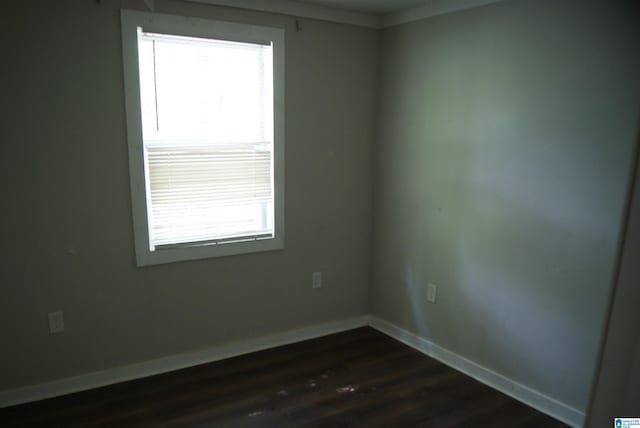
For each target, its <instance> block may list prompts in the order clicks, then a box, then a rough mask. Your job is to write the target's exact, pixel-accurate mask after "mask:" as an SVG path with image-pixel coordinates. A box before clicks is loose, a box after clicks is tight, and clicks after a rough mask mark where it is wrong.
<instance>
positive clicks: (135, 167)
mask: <svg viewBox="0 0 640 428" xmlns="http://www.w3.org/2000/svg"><path fill="white" fill-rule="evenodd" d="M121 22H122V58H123V68H124V90H125V107H126V118H127V140H128V146H129V174H130V184H131V202H132V211H133V232H134V240H135V251H136V263H137V265H138V266H147V265H155V264H162V263H171V262H178V261H185V260H194V259H204V258H211V257H222V256H230V255H236V254H246V253H255V252H261V251H272V250H280V249H283V248H284V130H285V126H284V86H285V80H284V67H285V62H284V61H285V60H284V54H285V49H284V39H285V35H284V29H282V28H274V27H263V26H257V25H249V24H242V23H235V22H225V21H216V20H210V19H201V18H192V17H183V16H176V15H166V14H159V13H149V12H139V11H131V10H122V11H121ZM138 27H141V28H142V29H143V30H144V31H149V32H156V33H166V34H174V35H181V36H192V37H205V38H212V39H220V40H230V41H238V42H248V43H260V44H270V43H271V44H272V46H273V80H274V81H273V97H274V106H273V114H274V124H273V130H274V145H273V180H274V183H273V190H274V206H273V209H274V224H273V226H274V236H273V238H266V239H256V240H249V241H238V242H228V241H225V242H217V243H212V244H206V245H202V244H189V243H185V244H180V245H176V246H172V247H168V248H161V249H157V250H154V251H151V249H150V245H149V232H148V231H149V224H148V217H147V205H148V204H147V190H146V182H145V167H144V162H145V158H144V152H143V136H142V114H141V108H140V82H139V65H138V40H137V29H138Z"/></svg>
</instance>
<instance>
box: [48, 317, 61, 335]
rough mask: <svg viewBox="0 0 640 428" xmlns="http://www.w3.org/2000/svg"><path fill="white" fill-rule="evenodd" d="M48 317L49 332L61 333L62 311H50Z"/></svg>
mask: <svg viewBox="0 0 640 428" xmlns="http://www.w3.org/2000/svg"><path fill="white" fill-rule="evenodd" d="M48 317H49V332H51V333H62V332H63V331H64V316H63V315H62V312H50V313H49V314H48Z"/></svg>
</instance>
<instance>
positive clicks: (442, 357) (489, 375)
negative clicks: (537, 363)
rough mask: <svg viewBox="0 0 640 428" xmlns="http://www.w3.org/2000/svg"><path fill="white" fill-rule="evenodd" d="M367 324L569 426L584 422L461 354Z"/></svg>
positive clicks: (374, 320) (378, 322)
mask: <svg viewBox="0 0 640 428" xmlns="http://www.w3.org/2000/svg"><path fill="white" fill-rule="evenodd" d="M369 325H370V326H371V327H373V328H375V329H376V330H378V331H380V332H382V333H384V334H386V335H388V336H391V337H392V338H394V339H396V340H398V341H400V342H402V343H404V344H405V345H409V346H411V347H412V348H414V349H416V350H418V351H420V352H422V353H423V354H426V355H428V356H430V357H431V358H434V359H436V360H438V361H440V362H441V363H443V364H446V365H447V366H449V367H452V368H454V369H456V370H458V371H459V372H462V373H464V374H466V375H468V376H471V377H472V378H474V379H476V380H478V381H480V382H482V383H484V384H485V385H488V386H490V387H492V388H493V389H497V390H498V391H500V392H502V393H504V394H506V395H508V396H510V397H512V398H515V399H516V400H518V401H521V402H523V403H525V404H526V405H528V406H531V407H533V408H535V409H537V410H539V411H541V412H543V413H546V414H547V415H549V416H552V417H554V418H556V419H558V420H560V421H562V422H564V423H566V424H568V425H570V426H572V427H576V428H578V427H582V426H583V424H584V419H585V414H584V413H583V412H581V411H579V410H577V409H574V408H573V407H571V406H568V405H566V404H564V403H561V402H560V401H558V400H556V399H554V398H551V397H548V396H546V395H544V394H542V393H540V392H538V391H536V390H534V389H531V388H529V387H528V386H525V385H522V384H520V383H518V382H516V381H513V380H511V379H509V378H507V377H505V376H503V375H501V374H499V373H496V372H494V371H492V370H489V369H488V368H486V367H483V366H481V365H479V364H477V363H475V362H473V361H471V360H468V359H466V358H464V357H461V356H460V355H458V354H455V353H454V352H451V351H449V350H448V349H445V348H443V347H441V346H439V345H436V344H435V343H433V342H430V341H428V340H426V339H423V338H421V337H419V336H417V335H415V334H413V333H411V332H409V331H407V330H404V329H403V328H400V327H398V326H396V325H394V324H391V323H390V322H388V321H384V320H382V319H380V318H378V317H376V316H371V317H370V319H369Z"/></svg>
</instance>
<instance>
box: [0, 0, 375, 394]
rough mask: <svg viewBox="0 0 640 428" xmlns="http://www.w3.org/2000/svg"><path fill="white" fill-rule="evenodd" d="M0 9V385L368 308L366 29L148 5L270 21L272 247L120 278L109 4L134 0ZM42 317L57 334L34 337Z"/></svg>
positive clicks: (123, 266)
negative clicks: (58, 322)
mask: <svg viewBox="0 0 640 428" xmlns="http://www.w3.org/2000/svg"><path fill="white" fill-rule="evenodd" d="M8 4H9V3H8V2H7V3H6V4H3V6H2V10H1V11H0V20H1V21H2V22H1V26H2V28H3V34H2V48H3V60H2V68H1V72H2V79H1V80H2V84H3V93H2V97H0V106H1V111H2V114H1V117H2V119H1V120H2V126H1V127H0V133H1V138H0V139H1V155H0V171H1V174H2V196H3V201H4V202H3V210H2V214H1V218H2V221H1V222H0V224H1V226H0V227H1V228H2V240H1V241H0V255H1V259H2V269H1V270H0V284H2V286H1V287H0V321H1V323H0V325H2V326H3V327H2V340H1V342H2V352H0V390H5V389H11V388H15V387H19V386H25V385H31V384H35V383H39V382H43V381H47V380H52V379H57V378H63V377H67V376H70V375H75V374H81V373H86V372H91V371H94V370H99V369H105V368H110V367H115V366H119V365H124V364H129V363H134V362H140V361H146V360H149V359H152V358H158V357H162V356H166V355H173V354H177V353H180V352H187V351H193V350H198V349H202V348H207V347H210V346H215V345H219V344H224V343H226V342H230V341H237V340H241V339H243V338H248V337H255V336H262V335H264V334H266V333H273V332H280V331H285V330H289V329H292V328H299V327H303V326H305V325H311V324H315V323H319V322H324V321H331V320H336V319H341V318H346V317H351V316H356V315H362V314H365V313H367V310H368V309H367V298H366V295H367V289H368V284H369V277H370V246H371V243H370V241H371V236H370V234H371V221H370V210H371V164H372V162H371V157H372V147H371V141H372V138H373V132H374V130H373V128H374V123H373V118H374V103H373V94H374V93H375V86H376V82H375V80H374V79H375V73H373V72H372V70H375V64H376V63H377V58H376V55H377V52H378V36H377V34H376V32H375V31H373V30H367V29H362V28H356V27H350V26H346V25H338V24H329V23H322V22H317V21H312V20H301V22H300V24H301V27H302V31H296V30H295V21H294V19H293V18H290V17H283V16H277V15H269V14H261V13H248V12H246V11H241V10H238V9H227V8H221V7H213V6H206V5H198V4H190V3H184V2H169V1H156V2H155V7H156V10H157V11H158V12H162V13H176V14H181V15H187V16H198V17H204V18H213V19H222V20H237V21H241V22H248V23H255V24H262V25H272V26H279V27H285V28H286V55H287V65H286V74H287V83H286V243H285V249H284V250H283V251H276V252H268V253H260V254H253V255H243V256H235V257H225V258H219V259H209V260H201V261H194V262H185V263H175V264H168V265H162V266H154V267H148V268H136V267H135V262H134V260H135V259H134V247H133V235H132V217H131V202H130V193H129V182H128V158H127V142H126V139H125V112H124V95H123V77H122V59H121V44H120V43H121V42H120V18H119V9H120V8H121V7H122V8H132V9H140V10H145V9H146V8H145V6H144V2H142V1H133V0H132V1H102V2H95V1H88V0H86V1H85V0H82V1H80V0H77V1H65V2H49V1H44V0H43V1H30V2H11V6H8ZM313 271H322V272H323V274H324V275H323V288H322V289H320V290H312V289H311V272H313ZM57 310H62V311H64V316H65V322H66V331H65V333H63V334H58V335H50V334H49V332H48V324H47V312H52V311H57Z"/></svg>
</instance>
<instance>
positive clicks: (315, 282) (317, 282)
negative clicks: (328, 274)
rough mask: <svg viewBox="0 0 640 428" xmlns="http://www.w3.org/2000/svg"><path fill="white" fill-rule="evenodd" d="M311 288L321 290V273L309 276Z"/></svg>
mask: <svg viewBox="0 0 640 428" xmlns="http://www.w3.org/2000/svg"><path fill="white" fill-rule="evenodd" d="M311 288H322V272H313V273H312V274H311Z"/></svg>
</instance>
